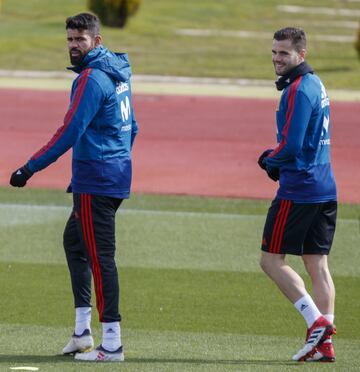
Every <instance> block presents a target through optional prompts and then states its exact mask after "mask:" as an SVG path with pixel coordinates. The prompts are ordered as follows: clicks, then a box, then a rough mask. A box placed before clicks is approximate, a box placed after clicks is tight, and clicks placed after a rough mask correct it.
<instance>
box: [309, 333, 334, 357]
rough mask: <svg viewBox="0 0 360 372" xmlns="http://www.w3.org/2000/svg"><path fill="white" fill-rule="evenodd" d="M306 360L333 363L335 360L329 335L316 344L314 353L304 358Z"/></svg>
mask: <svg viewBox="0 0 360 372" xmlns="http://www.w3.org/2000/svg"><path fill="white" fill-rule="evenodd" d="M306 361H307V362H323V363H333V362H335V350H334V345H333V343H332V342H331V337H330V336H328V337H327V339H326V340H325V341H324V342H322V343H321V344H319V345H318V347H317V348H316V352H315V354H314V355H313V356H312V357H311V358H308V359H306Z"/></svg>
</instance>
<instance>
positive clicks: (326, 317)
mask: <svg viewBox="0 0 360 372" xmlns="http://www.w3.org/2000/svg"><path fill="white" fill-rule="evenodd" d="M324 318H325V319H326V320H327V321H328V322H330V323H331V324H334V319H335V315H334V314H324Z"/></svg>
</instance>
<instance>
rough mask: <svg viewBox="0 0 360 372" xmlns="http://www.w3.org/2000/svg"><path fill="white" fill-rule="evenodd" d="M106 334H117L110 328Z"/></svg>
mask: <svg viewBox="0 0 360 372" xmlns="http://www.w3.org/2000/svg"><path fill="white" fill-rule="evenodd" d="M106 333H115V331H114V330H113V329H112V328H109V329H108V330H107V331H106Z"/></svg>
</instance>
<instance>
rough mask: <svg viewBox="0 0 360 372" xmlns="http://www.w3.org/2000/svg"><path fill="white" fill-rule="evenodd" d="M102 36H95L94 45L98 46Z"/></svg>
mask: <svg viewBox="0 0 360 372" xmlns="http://www.w3.org/2000/svg"><path fill="white" fill-rule="evenodd" d="M101 41H102V38H101V36H100V35H96V36H95V47H98V46H99V45H100V44H101Z"/></svg>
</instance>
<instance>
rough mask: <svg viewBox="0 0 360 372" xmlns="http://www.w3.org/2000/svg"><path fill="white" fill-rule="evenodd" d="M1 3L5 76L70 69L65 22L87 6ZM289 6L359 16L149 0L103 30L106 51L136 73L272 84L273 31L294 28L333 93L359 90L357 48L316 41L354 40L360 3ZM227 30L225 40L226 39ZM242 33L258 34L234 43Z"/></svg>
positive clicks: (299, 0)
mask: <svg viewBox="0 0 360 372" xmlns="http://www.w3.org/2000/svg"><path fill="white" fill-rule="evenodd" d="M2 3H3V4H2V9H1V13H0V43H1V50H0V69H23V70H61V71H62V70H64V68H65V66H67V65H68V63H69V62H68V57H67V51H66V45H65V31H64V19H65V18H66V17H67V16H69V15H73V14H75V13H77V12H80V11H84V10H86V0H62V1H47V0H27V1H23V0H3V1H2ZM285 3H286V4H288V5H298V6H302V7H310V8H311V7H314V6H315V5H316V7H320V8H321V7H331V8H334V9H335V10H336V9H338V10H340V9H343V8H345V9H353V10H354V14H353V16H351V15H350V16H343V15H339V14H337V15H326V14H306V13H299V14H296V13H286V12H284V11H282V10H281V9H280V8H279V6H280V5H284V1H281V0H256V1H253V0H242V1H238V0H222V1H215V0H201V1H193V0H172V1H168V0H151V1H146V0H144V1H143V2H142V5H141V8H140V10H139V12H138V14H136V16H135V17H134V18H132V19H131V20H130V22H129V24H128V27H127V28H126V29H125V30H119V29H110V28H104V30H103V36H104V41H105V45H107V46H108V47H110V48H112V49H114V50H117V51H126V52H128V53H129V54H130V57H131V60H132V63H133V69H134V73H135V74H159V75H180V76H204V77H230V78H257V79H271V80H272V79H274V72H273V67H272V64H271V61H270V57H271V56H270V54H271V40H272V34H273V32H274V31H275V30H276V29H278V28H280V27H284V26H288V25H292V26H298V27H303V28H305V30H306V31H307V32H308V36H309V55H308V61H309V62H310V64H312V65H313V67H314V68H315V69H316V71H317V72H318V73H319V75H320V76H321V78H322V80H323V81H324V83H325V85H326V86H327V88H328V89H334V88H346V89H359V88H360V63H359V60H358V58H357V55H356V52H355V49H354V46H353V42H341V41H340V42H339V41H338V42H334V41H319V40H317V39H316V38H319V37H331V36H335V37H338V36H343V37H355V35H356V32H357V30H356V23H357V22H358V18H359V17H358V15H357V14H356V11H357V12H358V11H359V10H360V5H359V3H358V2H348V1H346V2H345V1H335V0H333V1H329V0H318V1H317V2H316V4H315V3H314V1H313V0H293V1H291V2H285ZM349 25H350V27H349ZM188 29H192V30H193V29H195V30H197V31H202V30H210V31H211V32H213V33H214V35H211V36H207V37H202V36H187V35H180V34H179V30H188ZM222 31H225V34H222V35H221V34H220V32H222ZM237 31H250V32H255V35H253V36H250V37H247V38H241V37H234V36H231V35H233V34H232V32H237ZM217 32H218V34H217ZM226 32H227V34H226ZM264 34H265V36H264ZM266 35H268V38H267V36H266Z"/></svg>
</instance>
